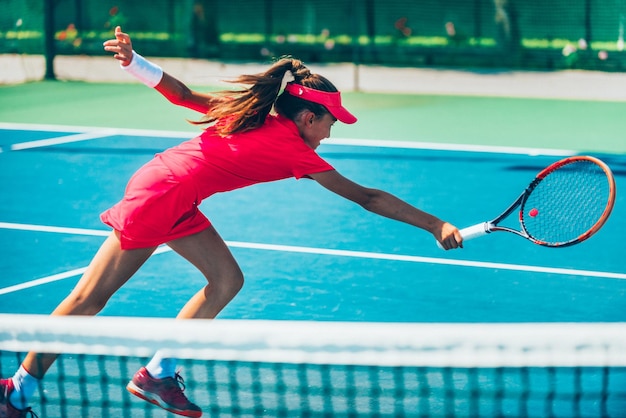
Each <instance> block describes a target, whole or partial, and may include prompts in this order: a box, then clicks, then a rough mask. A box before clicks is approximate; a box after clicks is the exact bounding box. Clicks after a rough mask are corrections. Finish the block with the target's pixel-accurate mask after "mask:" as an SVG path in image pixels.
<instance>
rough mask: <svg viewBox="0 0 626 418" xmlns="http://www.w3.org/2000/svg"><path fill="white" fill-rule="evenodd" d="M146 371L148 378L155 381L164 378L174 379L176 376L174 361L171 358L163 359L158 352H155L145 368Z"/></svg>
mask: <svg viewBox="0 0 626 418" xmlns="http://www.w3.org/2000/svg"><path fill="white" fill-rule="evenodd" d="M146 370H148V373H150V376H152V377H154V378H155V379H164V378H166V377H174V376H175V375H176V359H175V358H172V357H169V358H168V357H163V354H162V353H161V352H160V351H157V352H156V354H155V355H154V357H152V360H150V362H149V363H148V365H147V366H146Z"/></svg>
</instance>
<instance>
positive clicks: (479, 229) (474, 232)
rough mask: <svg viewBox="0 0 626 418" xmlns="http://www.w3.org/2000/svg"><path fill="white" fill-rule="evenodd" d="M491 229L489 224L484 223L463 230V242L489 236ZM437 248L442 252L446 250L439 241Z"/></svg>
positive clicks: (461, 231)
mask: <svg viewBox="0 0 626 418" xmlns="http://www.w3.org/2000/svg"><path fill="white" fill-rule="evenodd" d="M489 227H490V224H489V222H482V223H479V224H476V225H472V226H468V227H467V228H463V229H461V230H460V231H459V232H460V233H461V236H462V237H463V241H467V240H470V239H474V238H478V237H481V236H483V235H487V234H488V233H489V232H491V231H490V230H489ZM437 246H438V247H439V248H441V249H442V250H443V249H444V248H443V246H442V245H441V243H439V241H437Z"/></svg>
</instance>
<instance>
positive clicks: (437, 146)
mask: <svg viewBox="0 0 626 418" xmlns="http://www.w3.org/2000/svg"><path fill="white" fill-rule="evenodd" d="M0 129H15V130H24V131H28V130H34V131H50V132H63V131H65V132H79V133H78V134H77V135H76V137H78V138H80V135H90V133H98V132H108V133H107V135H129V136H147V137H156V138H192V137H193V136H194V135H196V134H198V133H199V131H191V130H190V131H158V130H149V129H123V128H114V129H112V128H101V127H76V126H62V125H39V124H27V123H0ZM107 135H102V136H107ZM72 136H74V135H72ZM99 137H100V136H97V137H94V138H99ZM62 138H64V137H61V138H60V139H62ZM65 138H71V136H68V137H65ZM85 139H93V138H85ZM79 140H80V139H79ZM43 141H47V140H43ZM32 142H33V143H37V142H40V141H32ZM24 144H28V143H27V142H26V143H24ZM19 145H20V144H15V145H13V147H16V146H19ZM323 145H324V146H333V145H348V146H360V147H380V148H400V149H425V150H437V151H461V152H476V153H481V152H485V153H492V154H494V153H495V154H521V155H531V156H539V155H545V156H563V157H566V156H570V155H575V154H578V153H579V151H576V150H567V149H551V148H525V147H506V146H492V145H467V144H448V143H438V142H416V141H395V140H376V139H359V138H330V139H328V140H327V141H325V142H324V144H323ZM13 147H11V149H13V150H14V148H13Z"/></svg>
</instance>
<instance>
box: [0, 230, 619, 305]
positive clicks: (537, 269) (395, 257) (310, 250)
mask: <svg viewBox="0 0 626 418" xmlns="http://www.w3.org/2000/svg"><path fill="white" fill-rule="evenodd" d="M2 228H4V229H17V230H24V231H39V232H55V233H63V234H80V235H93V236H107V235H108V234H109V233H110V232H109V231H102V230H92V229H80V228H64V227H55V226H46V225H29V224H17V223H7V222H0V229H2ZM226 244H227V245H228V246H229V247H234V248H248V249H255V250H266V251H281V252H293V253H303V254H319V255H331V256H337V257H354V258H368V259H374V260H390V261H405V262H410V263H423V264H440V265H449V266H461V267H471V268H483V269H491V270H494V269H496V270H512V271H524V272H532V273H543V274H559V275H568V276H584V277H599V278H605V279H618V280H626V274H625V273H613V272H604V271H593V270H576V269H566V268H555V267H541V266H529V265H523V264H506V263H491V262H484V261H469V260H455V259H447V258H435V257H421V256H412V255H401V254H384V253H372V252H365V251H349V250H332V249H327V248H314V247H300V246H293V245H275V244H259V243H253V242H239V241H226ZM167 251H170V248H169V247H167V246H162V247H159V248H158V249H157V250H156V251H155V252H154V254H155V255H156V254H161V253H164V252H167ZM85 268H86V267H84V268H80V269H76V270H70V271H68V272H65V273H59V274H55V275H52V276H47V277H42V278H40V279H36V280H32V281H29V282H25V283H22V284H19V285H15V286H10V287H6V288H2V289H0V295H3V294H6V293H11V292H15V291H18V290H22V289H26V288H29V287H34V286H39V285H41V284H45V283H50V282H54V281H58V280H63V279H67V278H70V277H74V276H77V275H79V274H82V273H83V272H84V271H85Z"/></svg>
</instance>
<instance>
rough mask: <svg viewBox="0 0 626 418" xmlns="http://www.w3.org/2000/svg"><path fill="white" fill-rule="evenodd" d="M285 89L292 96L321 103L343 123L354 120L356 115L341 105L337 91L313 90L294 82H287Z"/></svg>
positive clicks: (339, 94) (350, 122)
mask: <svg viewBox="0 0 626 418" xmlns="http://www.w3.org/2000/svg"><path fill="white" fill-rule="evenodd" d="M285 91H286V92H288V93H289V94H291V95H292V96H296V97H299V98H301V99H304V100H308V101H310V102H313V103H317V104H321V105H322V106H324V107H325V108H326V109H328V111H329V112H330V114H331V115H333V116H334V117H336V118H337V120H339V121H341V122H343V123H348V124H352V123H354V122H356V117H355V116H354V115H353V114H352V113H350V112H348V110H347V109H346V108H345V107H343V106H342V105H341V93H339V92H338V91H336V92H328V91H321V90H315V89H311V88H309V87H305V86H302V85H300V84H295V83H289V84H287V87H285Z"/></svg>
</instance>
